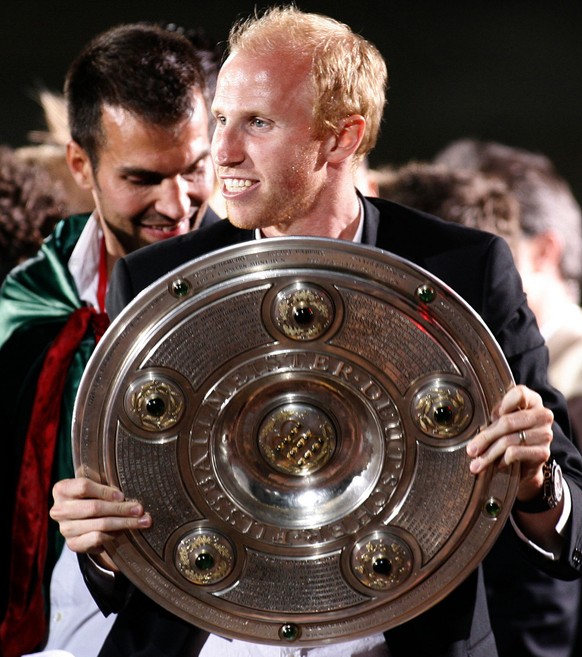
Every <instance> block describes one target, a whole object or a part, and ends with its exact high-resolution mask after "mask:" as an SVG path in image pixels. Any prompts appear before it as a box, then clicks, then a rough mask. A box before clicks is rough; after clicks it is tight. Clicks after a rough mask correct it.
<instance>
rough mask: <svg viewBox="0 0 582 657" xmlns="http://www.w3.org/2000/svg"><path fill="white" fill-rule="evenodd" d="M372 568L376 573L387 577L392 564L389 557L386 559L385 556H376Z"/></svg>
mask: <svg viewBox="0 0 582 657" xmlns="http://www.w3.org/2000/svg"><path fill="white" fill-rule="evenodd" d="M372 570H373V571H374V572H375V573H376V575H383V576H384V577H388V575H390V573H391V572H392V564H391V563H390V559H387V558H386V557H378V558H377V559H374V563H373V564H372Z"/></svg>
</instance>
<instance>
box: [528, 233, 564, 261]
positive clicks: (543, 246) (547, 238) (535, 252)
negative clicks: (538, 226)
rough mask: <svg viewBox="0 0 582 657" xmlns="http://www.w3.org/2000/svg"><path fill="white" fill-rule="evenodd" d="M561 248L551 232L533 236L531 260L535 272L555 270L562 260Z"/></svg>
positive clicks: (554, 234) (560, 244)
mask: <svg viewBox="0 0 582 657" xmlns="http://www.w3.org/2000/svg"><path fill="white" fill-rule="evenodd" d="M562 251H563V246H562V242H561V240H560V238H559V237H558V235H556V233H555V232H554V231H552V230H548V231H545V232H543V233H539V234H538V235H535V237H533V238H532V239H531V258H532V263H533V267H534V270H535V271H542V270H547V269H557V268H559V266H560V261H561V259H562Z"/></svg>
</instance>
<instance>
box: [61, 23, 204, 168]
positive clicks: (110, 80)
mask: <svg viewBox="0 0 582 657" xmlns="http://www.w3.org/2000/svg"><path fill="white" fill-rule="evenodd" d="M193 88H198V89H200V91H201V93H202V94H203V95H204V93H205V82H204V74H203V72H202V68H201V66H200V63H199V58H198V55H197V51H196V49H195V48H194V46H193V45H192V43H191V42H190V41H189V40H188V39H187V38H186V37H185V36H183V35H181V34H178V33H176V32H171V31H169V30H166V29H164V28H163V27H160V26H159V25H154V24H149V23H133V24H127V25H119V26H117V27H113V28H111V29H110V30H108V31H106V32H103V33H102V34H99V35H98V36H96V37H95V38H94V39H92V40H91V41H90V42H89V43H88V44H87V46H85V48H84V49H83V50H82V51H81V53H80V54H79V55H78V56H77V58H76V59H75V60H74V61H73V63H72V65H71V66H70V68H69V71H68V73H67V76H66V79H65V97H66V100H67V105H68V115H69V128H70V131H71V136H72V138H73V139H74V140H75V141H76V142H77V143H78V144H79V145H80V146H81V147H82V148H84V149H85V151H86V152H87V154H88V155H89V157H90V159H91V163H92V165H93V167H94V168H96V167H97V163H98V155H99V147H100V146H101V145H102V140H103V130H102V122H101V117H102V108H103V106H104V105H110V106H113V107H120V108H122V109H124V110H126V111H128V112H131V113H132V114H134V115H135V116H137V117H139V118H140V119H143V120H144V121H147V122H148V123H152V124H153V125H158V126H165V127H172V126H174V125H177V124H178V123H180V122H181V121H183V120H186V119H188V118H190V116H191V115H192V113H193V112H194V110H195V108H194V106H193V97H192V90H193Z"/></svg>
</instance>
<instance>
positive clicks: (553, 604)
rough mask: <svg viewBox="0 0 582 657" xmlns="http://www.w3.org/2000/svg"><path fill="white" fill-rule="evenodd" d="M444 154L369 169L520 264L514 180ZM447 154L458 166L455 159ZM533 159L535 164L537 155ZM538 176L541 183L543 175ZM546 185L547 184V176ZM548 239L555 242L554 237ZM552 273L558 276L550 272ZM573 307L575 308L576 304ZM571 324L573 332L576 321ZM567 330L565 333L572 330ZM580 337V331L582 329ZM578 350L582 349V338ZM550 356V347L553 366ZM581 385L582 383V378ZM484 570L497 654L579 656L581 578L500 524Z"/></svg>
mask: <svg viewBox="0 0 582 657" xmlns="http://www.w3.org/2000/svg"><path fill="white" fill-rule="evenodd" d="M496 149H497V147H496ZM502 152H503V153H505V155H506V156H507V157H508V156H509V155H510V153H511V150H509V149H507V150H506V149H505V147H503V148H502ZM518 156H519V162H520V167H519V168H518V169H516V173H517V171H522V174H521V175H525V173H524V167H525V161H527V159H528V158H530V157H533V156H530V155H525V156H524V155H522V154H521V153H518ZM447 159H448V158H446V157H444V158H443V160H444V161H441V162H438V163H430V162H411V163H409V164H407V165H404V166H402V167H399V168H392V167H384V168H381V169H379V170H377V171H373V172H371V173H372V175H373V176H374V178H375V180H376V182H377V184H378V187H379V193H380V196H382V197H383V198H389V199H390V200H392V201H396V202H397V203H402V204H404V205H408V206H410V207H413V208H416V209H419V210H422V211H424V212H429V213H431V214H434V215H436V216H438V217H441V218H442V219H445V220H446V221H452V222H455V223H460V224H463V225H465V226H470V227H472V228H479V229H481V230H486V231H489V232H491V233H494V234H497V235H500V236H501V237H503V238H504V239H505V240H506V241H507V242H508V244H509V246H510V248H511V250H512V252H513V254H514V257H515V259H516V262H517V264H518V268H519V265H520V263H521V266H523V258H520V254H521V253H525V254H530V253H531V252H532V249H531V248H528V246H527V245H528V243H529V242H530V240H531V239H532V237H530V236H528V235H527V234H526V233H525V231H524V229H523V225H522V222H523V212H524V211H523V209H522V207H523V202H522V199H520V197H519V196H518V195H517V194H515V193H514V191H513V186H512V185H511V181H509V180H507V178H506V177H505V176H502V177H497V176H495V175H489V170H488V168H487V167H486V168H485V170H487V171H488V173H483V172H482V171H479V170H478V169H479V167H476V166H474V167H470V168H457V167H454V166H449V165H448V164H446V163H445V162H446V161H447ZM451 159H452V160H453V161H454V162H455V164H457V165H459V162H458V161H457V160H456V159H454V158H451ZM534 162H537V159H536V158H535V157H534ZM542 162H543V160H542ZM491 173H493V172H491ZM538 175H539V176H540V177H541V173H537V169H536V173H535V175H533V174H532V178H533V180H532V182H531V185H532V187H533V181H535V180H537V177H538ZM527 177H528V176H526V178H527ZM542 179H543V180H544V181H545V180H546V176H544V177H543V178H542ZM546 184H549V180H548V183H546ZM542 189H543V187H542V188H541V189H537V192H538V193H539V194H541V195H542V197H543V193H542ZM552 189H555V192H552V193H553V194H555V195H557V196H558V198H556V199H555V206H554V209H557V208H558V207H559V205H560V204H563V205H564V207H565V209H566V210H567V211H569V212H570V214H569V215H568V216H567V219H566V224H567V225H568V230H569V231H572V237H573V239H574V243H575V245H574V247H573V251H574V252H577V246H576V240H577V239H579V236H580V232H579V230H578V229H576V226H577V225H578V222H577V221H576V216H577V215H576V205H575V202H574V201H573V199H572V197H571V196H570V195H569V192H568V190H567V188H564V187H563V183H562V182H560V181H559V180H558V181H556V183H555V188H554V187H552ZM522 193H523V194H525V198H527V200H528V202H529V203H530V204H532V206H533V205H534V204H535V199H536V193H535V191H534V189H533V188H532V189H530V193H526V192H525V190H523V191H522ZM530 194H531V195H530ZM562 195H564V197H563V198H562ZM549 203H551V197H550V199H546V204H549ZM540 206H542V207H544V205H543V204H542V203H541V202H538V203H537V204H536V205H535V207H537V209H538V213H539V216H540V219H541V217H542V216H543V212H542V209H541V207H540ZM549 209H550V208H549V206H546V211H549ZM532 222H533V218H532ZM540 223H541V224H542V225H546V226H548V225H551V224H553V223H555V219H554V218H553V213H552V219H548V220H547V221H545V222H543V221H540V222H538V221H536V222H534V225H536V226H539V224H540ZM560 232H562V231H560ZM563 237H565V234H564V235H563ZM549 239H551V242H552V243H554V241H555V240H556V239H557V238H555V237H554V238H549ZM554 256H555V253H554ZM558 261H559V259H555V258H554V260H553V262H554V265H555V267H554V268H555V269H556V270H557V269H558V265H557V263H558ZM572 264H573V265H574V267H573V269H571V270H569V271H571V273H572V274H573V273H575V272H577V271H578V269H579V266H577V265H576V264H575V263H572ZM554 275H557V274H556V272H555V271H554ZM550 280H551V279H550ZM527 283H528V278H527V277H524V285H525V286H526V289H527ZM565 286H566V285H565V283H564V287H565ZM543 287H544V288H545V291H546V293H547V294H548V295H549V296H551V294H552V290H551V286H550V287H548V285H547V284H544V285H543ZM560 287H562V286H560ZM571 288H572V289H571V294H572V296H571V297H570V295H568V298H570V299H572V301H569V302H568V304H570V303H573V299H574V298H575V294H576V292H577V285H575V284H574V281H572V286H571ZM536 292H537V291H536ZM536 300H537V301H538V303H539V299H537V294H536V298H534V300H533V303H532V300H531V299H530V298H529V296H528V301H529V302H530V303H531V305H532V309H533V310H534V312H535V311H536V308H537V305H538V304H537V303H536ZM563 300H564V294H563V293H561V291H560V290H558V291H557V295H556V297H555V298H554V299H548V300H547V303H548V304H552V305H553V304H554V303H556V302H558V303H560V302H561V301H563ZM575 311H578V309H577V308H576V309H575ZM578 312H579V311H578ZM578 312H575V314H578ZM554 319H557V318H554ZM572 329H574V330H575V326H573V327H572ZM566 330H567V331H568V332H570V328H567V329H566ZM579 335H580V336H582V329H580V332H579ZM578 348H579V349H580V350H581V351H580V353H581V354H582V342H581V341H579V344H578ZM551 355H552V349H551V348H550V371H551V369H552V367H551ZM579 363H580V364H582V358H580V359H579ZM572 367H575V362H573V363H572ZM553 383H554V385H556V386H557V383H558V382H557V381H555V380H554V382H553ZM580 385H581V386H582V381H580ZM483 570H484V575H485V585H486V589H487V597H488V602H489V613H490V616H491V623H492V626H493V630H494V634H495V639H496V642H497V648H498V651H499V655H500V657H570V656H573V655H577V654H579V653H576V652H573V646H574V641H575V636H576V626H577V618H578V613H579V608H580V582H578V581H563V580H559V579H555V578H553V577H550V576H549V575H547V574H546V573H544V572H543V571H541V570H540V569H538V568H536V567H535V566H533V565H531V564H530V563H529V562H528V561H526V560H525V559H524V558H523V554H522V552H521V551H520V550H519V547H518V545H517V544H516V542H515V536H514V535H513V532H512V531H511V529H510V528H509V527H505V528H504V530H503V532H502V533H501V536H500V537H499V539H498V541H497V542H496V544H495V545H494V546H493V548H492V549H491V551H490V553H489V554H488V555H487V557H486V558H485V559H484V561H483Z"/></svg>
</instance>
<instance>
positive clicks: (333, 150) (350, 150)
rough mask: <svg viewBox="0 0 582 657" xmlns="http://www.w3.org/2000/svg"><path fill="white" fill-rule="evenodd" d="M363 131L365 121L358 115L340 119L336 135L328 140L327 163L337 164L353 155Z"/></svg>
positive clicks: (362, 136)
mask: <svg viewBox="0 0 582 657" xmlns="http://www.w3.org/2000/svg"><path fill="white" fill-rule="evenodd" d="M365 130H366V119H365V118H364V117H363V116H361V115H360V114H352V115H351V116H348V117H347V118H345V119H342V121H341V122H340V125H339V132H338V134H337V135H333V136H331V137H330V138H329V151H328V153H327V160H328V162H333V163H336V164H337V163H339V162H342V161H343V160H346V159H348V158H349V157H351V156H352V155H354V153H355V152H356V151H357V150H358V147H359V146H360V144H361V143H362V139H363V138H364V132H365Z"/></svg>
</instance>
